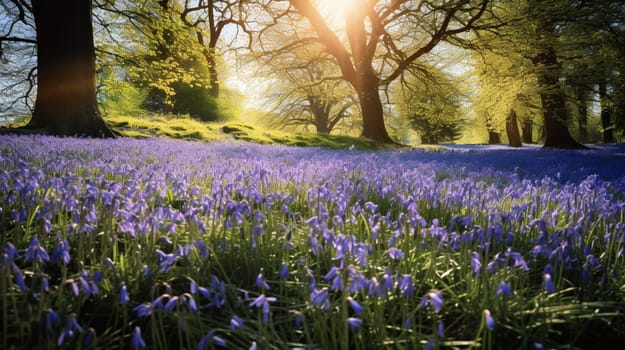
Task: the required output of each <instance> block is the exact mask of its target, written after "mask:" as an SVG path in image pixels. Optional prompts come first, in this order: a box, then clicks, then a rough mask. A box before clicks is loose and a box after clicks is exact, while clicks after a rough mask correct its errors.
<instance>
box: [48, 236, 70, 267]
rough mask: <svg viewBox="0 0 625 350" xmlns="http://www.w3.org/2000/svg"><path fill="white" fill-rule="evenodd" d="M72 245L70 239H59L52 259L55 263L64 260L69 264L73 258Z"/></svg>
mask: <svg viewBox="0 0 625 350" xmlns="http://www.w3.org/2000/svg"><path fill="white" fill-rule="evenodd" d="M69 251H70V246H69V241H67V240H66V239H65V240H62V241H59V242H58V243H57V244H56V246H55V247H54V251H53V252H52V257H51V260H52V262H54V263H57V262H59V261H62V262H63V263H64V264H65V265H67V264H69V262H70V260H71V256H70V255H69Z"/></svg>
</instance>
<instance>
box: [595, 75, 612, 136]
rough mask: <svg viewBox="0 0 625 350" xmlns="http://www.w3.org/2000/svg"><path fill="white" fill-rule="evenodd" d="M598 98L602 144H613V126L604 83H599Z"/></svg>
mask: <svg viewBox="0 0 625 350" xmlns="http://www.w3.org/2000/svg"><path fill="white" fill-rule="evenodd" d="M599 97H600V98H601V127H602V129H603V143H614V142H616V140H615V139H614V125H612V120H611V119H612V118H611V117H612V108H611V107H610V102H609V99H608V92H607V87H606V84H605V82H601V83H599Z"/></svg>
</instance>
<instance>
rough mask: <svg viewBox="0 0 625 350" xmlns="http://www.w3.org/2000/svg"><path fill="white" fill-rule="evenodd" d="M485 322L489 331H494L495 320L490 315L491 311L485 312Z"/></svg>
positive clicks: (486, 310)
mask: <svg viewBox="0 0 625 350" xmlns="http://www.w3.org/2000/svg"><path fill="white" fill-rule="evenodd" d="M484 322H485V324H486V328H488V329H489V330H491V331H492V330H493V329H495V319H494V318H493V316H491V314H490V310H488V309H485V310H484Z"/></svg>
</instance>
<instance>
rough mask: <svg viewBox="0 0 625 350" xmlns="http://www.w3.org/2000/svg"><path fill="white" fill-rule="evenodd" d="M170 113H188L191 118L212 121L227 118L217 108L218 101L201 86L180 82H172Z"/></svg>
mask: <svg viewBox="0 0 625 350" xmlns="http://www.w3.org/2000/svg"><path fill="white" fill-rule="evenodd" d="M173 87H174V92H175V94H174V96H173V97H172V100H173V101H172V103H173V106H172V113H177V114H188V115H190V116H191V117H192V118H195V119H198V120H201V121H205V122H214V121H221V120H226V119H228V116H226V115H224V114H223V112H222V111H221V109H220V108H219V102H218V100H217V99H216V98H215V97H214V96H211V94H210V90H209V89H207V88H205V87H203V86H191V85H188V84H185V83H182V82H176V83H174V84H173Z"/></svg>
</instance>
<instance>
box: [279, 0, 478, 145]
mask: <svg viewBox="0 0 625 350" xmlns="http://www.w3.org/2000/svg"><path fill="white" fill-rule="evenodd" d="M338 3H344V5H343V6H344V9H343V14H344V20H345V26H344V27H343V28H342V29H337V28H334V29H333V28H332V25H331V22H330V20H329V18H328V17H326V18H324V17H323V15H322V14H321V13H320V9H319V7H318V6H316V5H319V4H317V3H315V2H313V1H311V0H290V1H289V4H290V5H292V7H293V8H294V9H295V10H296V11H297V13H298V14H300V15H301V16H303V17H304V18H306V20H307V21H308V23H310V26H311V27H312V30H313V32H314V33H313V36H314V38H313V40H314V41H317V42H320V43H322V44H323V45H324V46H325V48H326V50H327V52H328V53H329V54H330V55H332V56H333V57H334V59H335V61H336V62H337V64H338V66H339V67H340V70H341V73H342V78H343V79H344V80H345V81H347V82H348V83H349V84H350V85H351V87H352V88H353V89H354V91H355V92H356V95H357V96H358V101H359V105H360V109H361V112H362V121H363V132H362V135H363V136H365V137H368V138H371V139H374V140H377V141H381V142H389V143H390V142H393V141H392V140H391V138H390V137H389V135H388V133H387V130H386V127H385V124H384V111H383V105H382V100H381V98H380V89H381V88H383V87H385V86H388V85H389V84H390V83H391V82H393V81H395V80H396V79H398V78H401V77H403V75H404V73H405V72H406V71H408V70H409V69H410V68H411V66H412V65H413V63H414V62H415V61H416V60H417V59H418V58H420V57H422V56H423V55H425V54H427V53H429V52H431V51H432V49H433V48H435V47H436V46H437V45H438V44H439V43H441V42H443V41H444V40H460V39H461V38H460V37H459V35H460V34H462V33H466V32H469V31H472V30H476V29H479V28H481V27H479V26H478V24H479V20H480V19H481V18H482V17H483V16H484V14H485V13H487V12H488V10H489V5H490V1H488V0H481V1H475V2H469V1H448V2H445V3H443V4H440V2H435V1H412V0H397V1H383V0H378V1H373V0H371V1H369V0H367V1H365V0H362V1H351V2H336V4H338ZM327 4H328V3H326V5H327ZM336 9H337V8H335V10H336ZM277 17H280V18H287V17H289V16H288V15H285V14H284V13H282V14H281V15H279V16H277Z"/></svg>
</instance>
